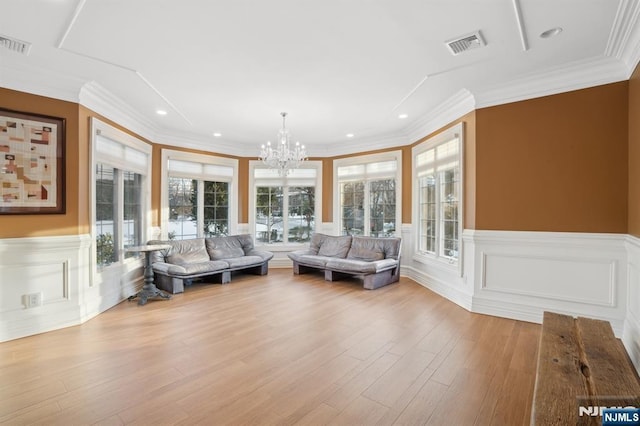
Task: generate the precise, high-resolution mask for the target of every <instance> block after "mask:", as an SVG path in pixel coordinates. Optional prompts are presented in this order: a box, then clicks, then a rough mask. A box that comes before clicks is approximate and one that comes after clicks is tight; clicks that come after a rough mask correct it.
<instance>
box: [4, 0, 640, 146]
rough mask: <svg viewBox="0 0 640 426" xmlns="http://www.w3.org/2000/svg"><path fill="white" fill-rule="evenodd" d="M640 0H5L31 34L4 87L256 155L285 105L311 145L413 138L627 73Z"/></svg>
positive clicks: (183, 139)
mask: <svg viewBox="0 0 640 426" xmlns="http://www.w3.org/2000/svg"><path fill="white" fill-rule="evenodd" d="M638 3H639V2H638V1H637V0H395V1H391V0H322V1H311V0H271V1H265V0H233V1H230V0H227V1H220V0H180V1H176V0H2V2H1V4H0V10H1V12H0V35H2V36H8V37H13V38H17V39H19V40H23V41H26V42H29V43H31V44H32V46H31V49H30V53H29V54H28V55H22V54H19V53H16V52H12V51H10V50H8V49H4V48H0V86H2V87H7V88H11V89H16V90H23V91H27V92H31V93H37V94H41V95H45V96H51V97H55V98H59V99H65V100H70V101H74V102H81V103H82V104H84V105H86V106H88V107H89V108H91V109H94V110H96V111H97V112H99V113H102V114H104V115H106V116H107V117H108V118H111V119H114V120H116V121H118V122H119V123H121V124H123V125H125V126H127V127H129V128H130V129H132V130H134V131H137V132H138V133H140V134H142V136H145V137H148V138H150V139H152V140H154V141H156V142H162V143H170V144H173V145H184V146H189V147H195V148H200V149H207V150H210V151H213V152H224V153H230V154H235V155H245V156H254V155H257V151H258V147H259V145H261V144H262V143H264V142H266V141H267V140H269V139H273V138H274V136H275V134H276V132H277V130H278V128H279V127H280V125H281V118H280V112H282V111H286V112H288V113H289V116H288V118H287V127H288V128H289V130H290V131H291V132H292V134H293V137H294V139H295V140H299V141H300V142H301V143H304V144H305V145H306V146H307V148H308V150H309V153H310V155H313V156H325V155H329V154H332V155H336V154H342V153H350V152H358V151H362V150H366V149H373V148H382V147H387V146H398V145H403V144H407V143H411V142H414V141H415V140H416V139H418V138H419V137H421V136H424V135H425V134H426V133H427V132H429V131H432V130H435V129H436V128H437V127H438V126H442V125H444V124H446V123H447V122H448V121H450V120H452V119H455V118H457V117H456V115H457V116H459V115H460V114H462V113H464V112H466V111H469V110H471V109H473V108H477V107H482V106H488V105H493V104H498V103H503V102H508V101H513V100H520V99H526V98H530V97H535V96H541V95H546V94H551V93H556V92H560V91H565V90H571V89H577V88H582V87H589V86H593V85H596V84H603V83H609V82H613V81H620V80H624V79H627V78H629V76H630V73H631V71H632V70H633V68H634V67H635V65H636V64H637V62H638V59H639V58H640V54H639V53H638V52H639V51H640V43H639V39H640V35H639V32H640V30H639V29H638V28H637V27H638V26H639V25H640V23H639V22H638V15H639V14H640V6H639V5H638ZM518 13H519V16H520V20H519V19H518ZM554 27H561V28H562V29H563V31H562V32H561V33H560V34H559V35H557V36H555V37H553V38H548V39H543V38H541V37H539V35H540V34H541V33H542V32H543V31H545V30H548V29H550V28H554ZM474 31H480V33H481V35H482V37H483V39H484V41H485V42H486V46H484V47H482V48H479V49H475V50H469V51H467V52H464V53H462V54H459V55H457V56H454V55H452V54H451V53H450V51H449V49H448V48H447V47H446V44H445V42H446V41H449V40H451V39H454V38H457V37H460V36H465V35H467V34H469V33H472V32H474ZM521 34H522V35H521ZM1 105H2V100H1V99H0V106H1ZM158 109H162V110H165V111H167V115H166V116H159V115H157V114H156V110H158ZM401 113H404V114H407V115H408V118H406V119H399V118H398V115H399V114H401ZM214 132H219V133H221V134H222V136H221V137H214V136H213V133H214ZM347 133H353V134H354V135H355V136H354V137H353V138H347V137H346V134H347Z"/></svg>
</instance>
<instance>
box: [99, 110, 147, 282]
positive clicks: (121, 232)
mask: <svg viewBox="0 0 640 426" xmlns="http://www.w3.org/2000/svg"><path fill="white" fill-rule="evenodd" d="M93 125H94V130H95V133H94V138H93V152H94V156H93V158H94V161H93V163H94V168H93V170H94V175H93V200H94V202H93V215H92V216H93V218H94V220H93V230H94V231H93V233H94V239H95V262H96V265H97V267H98V269H100V270H101V269H103V268H106V267H108V266H110V265H113V264H117V263H122V262H123V261H124V260H125V259H127V258H129V257H139V256H140V254H139V253H135V252H127V251H126V250H125V249H126V248H128V247H132V246H137V245H142V244H144V242H145V241H146V232H145V226H146V223H147V219H146V215H147V210H148V205H149V204H148V203H149V200H148V197H147V196H146V194H148V192H149V191H148V190H147V189H146V185H148V182H147V179H146V178H147V176H148V175H149V167H150V164H151V161H150V157H151V147H150V146H149V145H147V144H145V143H144V142H142V141H139V140H137V139H135V138H133V137H131V136H129V135H127V134H125V133H123V132H120V131H118V130H116V129H113V128H111V127H110V126H107V125H106V124H104V123H101V122H100V121H98V120H94V122H93Z"/></svg>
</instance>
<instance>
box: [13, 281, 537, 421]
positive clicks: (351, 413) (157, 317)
mask: <svg viewBox="0 0 640 426" xmlns="http://www.w3.org/2000/svg"><path fill="white" fill-rule="evenodd" d="M539 333H540V326H539V325H536V324H530V323H525V322H519V321H514V320H508V319H502V318H496V317H491V316H484V315H478V314H473V313H469V312H467V311H466V310H464V309H463V308H460V307H459V306H457V305H455V304H453V303H451V302H449V301H447V300H446V299H443V298H442V297H440V296H438V295H436V294H434V293H432V292H431V291H429V290H427V289H425V288H424V287H422V286H420V285H418V284H416V283H415V282H413V281H411V280H409V279H406V278H402V279H401V280H400V282H399V283H396V284H393V285H390V286H387V287H383V288H381V289H378V290H374V291H369V290H364V289H363V288H362V286H361V284H360V282H359V281H358V280H355V279H353V280H345V281H338V282H333V283H329V282H326V281H324V279H323V276H322V274H309V275H301V276H293V274H292V272H291V270H290V269H280V270H277V269H276V270H274V269H272V270H271V271H270V272H269V275H268V276H264V277H260V276H251V275H241V274H238V275H234V276H233V278H232V282H231V283H230V284H228V285H220V284H204V283H197V284H194V285H193V286H191V287H188V288H187V290H186V292H185V293H183V294H178V295H174V296H173V298H172V299H171V300H170V301H166V300H152V301H149V302H148V303H147V305H145V306H138V305H137V303H136V302H127V301H125V302H123V303H121V304H119V305H117V306H115V307H114V308H112V309H110V310H109V311H107V312H105V313H103V314H101V315H99V316H97V317H96V318H94V319H92V320H90V321H88V322H86V323H85V324H83V325H80V326H76V327H70V328H66V329H63V330H58V331H54V332H50V333H45V334H41V335H37V336H31V337H27V338H23V339H19V340H14V341H10V342H5V343H0V424H8V425H23V424H41V425H92V424H95V425H149V424H165V425H193V424H206V425H211V424H214V425H218V424H220V425H223V424H230V425H251V424H256V425H258V424H277V425H294V424H295V425H319V424H335V425H394V424H398V425H419V424H428V425H444V424H447V425H474V424H478V425H485V424H487V425H488V424H495V425H520V424H529V418H530V413H531V411H530V410H531V400H532V394H533V387H534V380H535V368H536V356H537V350H538V338H539Z"/></svg>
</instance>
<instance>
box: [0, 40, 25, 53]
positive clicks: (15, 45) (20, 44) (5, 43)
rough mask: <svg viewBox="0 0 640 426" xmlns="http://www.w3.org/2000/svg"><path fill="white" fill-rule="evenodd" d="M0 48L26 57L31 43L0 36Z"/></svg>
mask: <svg viewBox="0 0 640 426" xmlns="http://www.w3.org/2000/svg"><path fill="white" fill-rule="evenodd" d="M0 46H2V47H4V48H5V49H9V50H12V51H14V52H18V53H22V54H23V55H28V54H29V49H31V43H27V42H26V41H22V40H18V39H15V38H11V37H7V36H3V35H0Z"/></svg>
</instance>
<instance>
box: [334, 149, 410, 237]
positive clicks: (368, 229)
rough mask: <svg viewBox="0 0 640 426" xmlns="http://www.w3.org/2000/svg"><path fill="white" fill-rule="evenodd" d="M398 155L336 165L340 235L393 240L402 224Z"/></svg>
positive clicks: (337, 163) (392, 154)
mask: <svg viewBox="0 0 640 426" xmlns="http://www.w3.org/2000/svg"><path fill="white" fill-rule="evenodd" d="M401 158H402V157H401V154H400V152H398V151H395V152H391V153H385V154H378V155H367V156H360V157H353V158H348V159H344V160H337V161H336V162H335V168H336V169H335V170H336V172H335V174H336V176H337V179H336V181H337V191H335V193H336V194H337V195H338V196H339V198H338V200H337V202H335V205H336V206H338V209H339V211H338V214H337V215H336V217H338V218H339V221H340V224H339V227H340V233H341V234H342V235H367V236H372V237H391V236H394V235H396V229H397V225H398V224H399V223H400V201H399V200H400V198H399V197H400V188H399V182H400V166H399V164H400V162H401Z"/></svg>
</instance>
